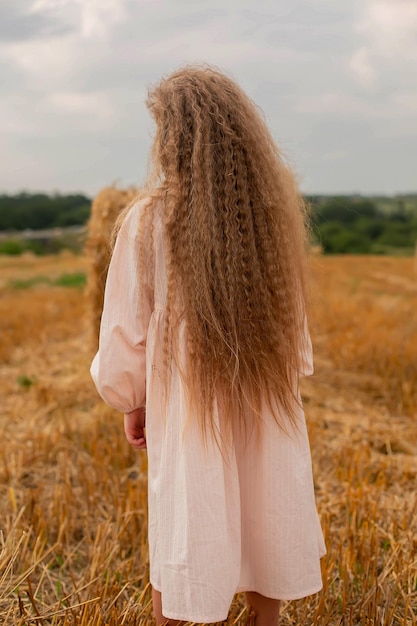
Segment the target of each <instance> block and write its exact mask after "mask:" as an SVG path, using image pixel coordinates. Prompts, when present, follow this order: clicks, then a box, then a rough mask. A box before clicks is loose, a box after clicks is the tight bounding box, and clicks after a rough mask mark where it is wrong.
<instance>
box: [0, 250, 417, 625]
mask: <svg viewBox="0 0 417 626" xmlns="http://www.w3.org/2000/svg"><path fill="white" fill-rule="evenodd" d="M86 265H87V262H86V260H85V259H84V258H83V257H73V256H71V255H68V254H66V255H65V254H64V255H61V256H58V257H50V258H33V257H30V256H29V257H28V256H26V257H21V258H19V259H12V258H0V333H1V342H0V362H1V370H0V393H1V413H0V429H1V430H0V433H1V442H2V445H1V453H0V457H1V461H0V494H1V495H0V528H1V530H0V623H1V624H5V625H9V624H10V625H12V624H13V625H16V626H17V625H19V626H23V625H30V624H40V625H58V624H59V625H62V626H70V625H83V626H87V625H88V626H105V625H107V626H116V625H117V626H119V625H126V626H133V625H134V624H135V625H139V624H152V618H151V617H150V615H151V613H150V611H151V607H150V593H149V586H148V584H147V573H148V569H147V560H148V554H147V545H146V534H147V531H146V455H145V454H144V453H137V452H133V451H132V450H131V449H130V448H129V446H128V444H127V443H126V442H125V440H124V436H123V432H122V420H121V416H120V415H119V414H117V413H115V412H114V411H112V410H110V409H108V408H107V407H105V406H104V405H103V403H102V402H101V401H100V400H99V399H98V397H97V395H96V392H95V390H94V388H93V386H92V383H91V382H90V378H89V373H88V368H89V363H90V360H91V357H92V350H91V341H90V340H91V332H90V329H89V320H88V319H87V317H88V315H87V312H86V311H87V309H86V303H85V297H84V293H83V290H82V288H80V287H60V286H58V285H56V284H54V281H56V279H59V277H60V276H62V275H64V274H74V273H78V272H84V271H85V270H86ZM45 279H49V283H47V282H45ZM16 281H20V282H16ZM22 281H23V282H22ZM312 285H313V289H312V294H313V298H312V300H313V302H312V307H311V312H310V326H311V331H312V335H313V341H314V346H315V362H316V373H315V375H314V376H313V377H312V378H310V379H308V380H304V381H303V383H302V390H303V397H304V403H305V409H306V414H307V418H308V422H309V428H310V439H311V445H312V453H313V463H314V472H315V483H316V493H317V503H318V508H319V513H320V516H321V520H322V524H323V528H324V532H325V535H326V542H327V547H328V554H327V556H326V557H325V558H324V559H323V560H322V568H323V579H324V589H323V592H322V593H321V594H318V595H316V596H313V597H310V598H307V599H305V600H301V601H298V602H291V603H288V604H284V606H283V610H282V618H281V624H282V625H284V626H285V625H294V626H295V625H297V626H298V625H306V626H307V625H311V626H313V625H320V626H324V625H326V624H327V625H331V626H336V625H339V624H340V625H342V624H343V625H346V626H347V625H357V624H367V625H391V624H392V625H402V626H405V625H415V624H417V495H416V494H417V427H416V426H417V425H416V415H417V317H416V312H417V275H416V267H415V261H414V259H397V258H386V257H321V256H317V257H315V258H314V259H313V271H312ZM246 621H247V616H246V614H245V611H244V609H243V604H242V603H241V599H240V598H239V597H237V598H236V600H235V602H234V604H233V606H232V609H231V612H230V616H229V622H228V623H229V624H245V623H246Z"/></svg>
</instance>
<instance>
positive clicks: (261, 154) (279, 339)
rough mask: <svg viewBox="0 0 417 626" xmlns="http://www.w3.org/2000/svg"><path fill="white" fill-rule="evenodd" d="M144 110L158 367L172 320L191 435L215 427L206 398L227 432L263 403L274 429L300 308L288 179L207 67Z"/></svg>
mask: <svg viewBox="0 0 417 626" xmlns="http://www.w3.org/2000/svg"><path fill="white" fill-rule="evenodd" d="M147 105H148V108H149V109H150V112H151V114H152V116H153V118H154V120H155V122H156V135H155V139H154V145H153V151H152V164H153V173H152V175H151V180H153V181H154V180H155V178H158V179H159V187H158V195H159V197H160V198H162V206H163V211H162V220H163V227H164V236H165V244H166V245H165V247H166V255H167V278H168V293H167V312H166V313H167V317H166V328H165V337H164V351H165V355H166V366H167V367H166V369H167V370H168V369H169V364H170V360H171V358H172V355H173V352H175V334H176V328H177V323H178V320H179V317H180V316H181V317H182V318H185V321H186V328H187V337H188V359H189V363H190V364H191V366H190V367H189V368H188V370H187V379H186V384H187V388H188V391H189V393H190V398H191V402H192V405H193V407H194V409H195V410H196V414H197V415H198V417H199V418H200V420H201V427H202V430H203V432H204V433H207V431H212V432H215V430H216V428H215V425H214V420H213V414H212V408H213V401H214V399H215V398H216V397H217V398H221V401H222V406H224V407H225V409H226V410H225V411H224V416H225V417H224V419H225V420H226V421H227V420H228V421H229V423H230V425H231V423H232V421H233V419H235V418H234V417H233V416H237V419H239V420H244V419H246V420H248V415H250V416H251V417H250V420H251V422H253V423H254V424H255V423H258V422H259V418H261V415H262V408H263V406H264V403H265V402H266V403H267V405H268V406H269V408H270V409H271V410H272V412H273V414H274V417H275V419H276V421H277V422H278V423H279V424H280V425H281V426H284V427H285V424H284V421H283V420H282V415H280V413H281V412H282V410H283V414H284V415H287V416H289V418H290V420H292V421H295V416H296V404H297V403H298V375H299V370H300V369H301V358H302V350H303V318H304V301H305V278H304V275H305V267H304V265H305V263H304V261H305V256H306V255H305V252H306V229H305V212H304V205H303V202H302V199H301V196H300V194H299V192H298V189H297V185H296V183H295V180H294V176H293V175H292V173H291V171H290V169H289V167H288V166H287V165H286V164H285V163H284V161H283V159H282V157H281V154H280V152H279V150H278V148H277V146H276V145H275V143H274V141H273V139H272V137H271V134H270V132H269V131H268V129H267V127H266V124H265V123H264V121H263V119H262V117H261V116H260V114H259V112H258V110H257V108H256V106H255V105H254V104H253V102H252V101H251V100H250V99H249V98H248V97H247V96H246V95H245V93H244V92H243V91H242V90H241V89H240V88H239V87H238V86H237V85H236V84H235V82H233V81H232V80H231V79H230V78H228V77H227V76H225V75H224V74H223V73H221V72H219V71H218V70H216V69H213V68H210V67H186V68H184V69H182V70H179V71H177V72H175V73H173V74H171V75H170V76H168V77H167V78H164V79H163V80H161V82H160V83H159V84H158V85H157V86H156V87H154V88H153V89H152V90H151V91H150V92H149V97H148V100H147ZM148 221H149V220H148ZM278 407H279V408H278ZM248 409H249V411H248ZM243 416H246V418H244V417H243ZM215 434H216V433H215Z"/></svg>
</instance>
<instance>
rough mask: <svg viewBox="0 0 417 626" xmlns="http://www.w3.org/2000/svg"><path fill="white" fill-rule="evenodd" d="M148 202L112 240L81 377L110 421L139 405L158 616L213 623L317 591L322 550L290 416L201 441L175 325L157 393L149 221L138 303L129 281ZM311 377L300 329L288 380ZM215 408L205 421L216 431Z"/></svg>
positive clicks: (160, 246)
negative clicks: (237, 599) (298, 364)
mask: <svg viewBox="0 0 417 626" xmlns="http://www.w3.org/2000/svg"><path fill="white" fill-rule="evenodd" d="M149 201H150V200H143V201H140V202H138V203H137V204H136V205H135V206H134V207H133V208H132V209H131V210H130V212H129V213H128V215H127V217H126V219H125V221H124V223H123V225H122V228H121V230H120V232H119V235H118V238H117V241H116V245H115V249H114V252H113V256H112V260H111V263H110V267H109V272H108V277H107V284H106V291H105V298H104V309H103V315H102V322H101V330H100V343H99V351H98V353H97V355H96V356H95V358H94V361H93V363H92V366H91V374H92V377H93V379H94V382H95V384H96V386H97V389H98V391H99V393H100V395H101V396H102V398H103V399H104V400H105V401H106V402H107V403H108V404H109V405H110V406H112V407H114V408H115V409H117V410H119V411H121V412H122V413H128V412H130V411H132V410H134V409H136V408H138V407H140V406H144V405H145V403H146V438H147V453H148V471H149V478H148V498H149V550H150V580H151V583H152V585H153V586H154V588H155V589H157V590H158V591H160V592H161V593H162V610H163V614H164V616H165V617H169V618H172V619H178V620H184V621H192V622H216V621H222V620H224V619H226V617H227V614H228V611H229V607H230V604H231V601H232V599H233V595H234V594H235V593H236V592H238V591H256V592H258V593H260V594H262V595H264V596H267V597H269V598H276V599H280V600H292V599H297V598H302V597H305V596H307V595H310V594H312V593H316V592H317V591H319V590H320V589H321V587H322V580H321V573H320V557H321V556H323V554H324V553H325V547H324V541H323V535H322V531H321V527H320V522H319V518H318V515H317V510H316V504H315V498H314V486H313V477H312V466H311V455H310V447H309V441H308V435H307V429H306V423H305V418H304V413H303V410H302V408H301V406H300V408H299V409H298V416H297V418H298V423H297V426H296V427H295V428H292V427H289V428H288V429H287V432H284V430H283V429H282V428H279V427H278V426H277V424H276V422H275V421H274V419H273V417H272V415H271V414H270V413H269V412H268V410H266V409H265V411H264V412H263V415H262V418H263V424H262V429H261V433H260V435H259V436H258V437H255V436H252V437H250V436H249V437H248V435H247V434H246V435H245V434H244V433H243V432H241V431H240V430H236V431H235V432H234V437H233V445H231V446H229V447H228V448H227V450H222V449H221V446H219V445H217V444H216V443H215V442H213V441H211V440H210V439H208V441H206V442H204V440H203V438H202V436H201V433H200V429H199V421H198V420H197V419H195V416H193V415H189V409H188V403H187V394H186V388H185V386H184V384H183V380H182V376H181V375H180V371H181V372H182V373H183V368H184V370H185V371H186V369H187V367H191V364H188V363H187V353H186V349H185V346H186V338H185V330H186V329H185V322H181V324H182V326H180V328H179V338H178V345H179V354H180V356H179V359H180V363H178V367H177V365H176V364H175V363H173V365H172V371H171V376H170V380H169V386H168V389H167V390H166V389H165V383H164V381H163V371H164V367H163V363H164V355H163V334H164V317H165V313H164V311H165V304H166V291H167V280H166V262H165V254H164V239H163V231H162V222H161V220H160V219H158V217H156V219H155V224H154V237H153V239H154V246H153V255H152V258H150V259H149V263H152V264H154V273H153V274H154V281H153V282H154V284H153V285H151V286H149V287H150V289H149V290H147V291H146V294H144V293H140V286H139V280H138V258H139V253H138V225H139V218H140V214H141V211H142V210H143V207H144V204H145V203H146V202H149ZM156 215H158V213H157V212H156ZM151 290H152V292H153V297H152V298H151V297H149V293H150V292H151ZM312 371H313V366H312V349H311V342H310V338H309V335H308V331H307V328H306V331H305V349H304V352H303V371H301V372H300V376H301V375H309V374H311V373H312ZM220 404H221V403H220V402H219V403H217V402H216V403H215V406H214V407H213V417H214V419H215V421H216V424H217V425H218V428H219V430H220V431H221V428H222V420H221V409H220Z"/></svg>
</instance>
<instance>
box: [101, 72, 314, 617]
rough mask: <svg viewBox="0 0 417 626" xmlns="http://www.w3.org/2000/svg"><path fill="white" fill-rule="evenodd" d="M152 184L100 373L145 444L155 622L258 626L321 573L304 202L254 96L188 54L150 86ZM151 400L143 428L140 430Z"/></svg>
mask: <svg viewBox="0 0 417 626" xmlns="http://www.w3.org/2000/svg"><path fill="white" fill-rule="evenodd" d="M147 104H148V107H149V109H150V111H151V114H152V115H153V117H154V120H155V124H156V133H155V140H154V146H153V151H152V163H153V171H152V173H151V176H150V178H149V181H148V193H147V194H146V196H145V197H144V198H143V199H141V200H138V202H137V203H136V204H135V205H134V206H133V207H132V208H130V210H129V211H128V213H127V215H126V216H125V218H124V220H123V222H122V224H121V227H120V230H119V232H118V235H117V239H116V243H115V247H114V251H113V256H112V260H111V263H110V267H109V273H108V278H107V285H106V293H105V301H104V309H103V315H102V322H101V331H100V346H99V352H98V353H97V355H96V357H95V359H94V361H93V364H92V369H91V371H92V375H93V378H94V381H95V383H96V385H97V388H98V390H99V393H100V394H101V395H102V397H103V398H104V400H105V401H106V402H108V403H109V404H110V405H111V406H113V407H115V408H116V409H118V410H119V411H121V412H122V413H124V414H125V418H124V424H125V433H126V436H127V439H128V441H129V442H130V443H131V444H132V445H133V446H134V447H136V448H144V447H147V453H148V467H149V490H148V497H149V549H150V580H151V583H152V587H153V600H154V612H155V617H156V621H157V624H158V625H159V624H164V623H169V624H177V623H181V621H191V622H198V623H211V622H216V621H222V620H224V619H226V617H227V614H228V610H229V607H230V604H231V601H232V599H233V595H234V594H235V593H236V592H239V591H244V592H246V597H247V602H248V605H249V606H250V607H251V609H252V610H253V611H254V613H255V615H256V618H255V619H256V621H255V623H256V624H257V626H264V625H266V624H268V625H272V624H276V623H277V622H278V614H279V606H280V600H292V599H296V598H301V597H304V596H306V595H309V594H312V593H315V592H317V591H319V589H320V588H321V584H322V583H321V575H320V563H319V559H320V557H321V556H322V555H323V554H324V544H323V537H322V533H321V529H320V524H319V521H318V516H317V512H316V506H315V501H314V489H313V479H312V470H311V457H310V449H309V442H308V435H307V430H306V424H305V419H304V413H303V409H302V404H301V399H300V394H299V377H300V376H302V375H308V374H311V373H312V351H311V342H310V339H309V335H308V331H307V324H306V317H305V304H304V303H305V291H306V286H305V259H306V229H305V215H304V210H303V203H302V200H301V197H300V194H299V192H298V190H297V186H296V184H295V181H294V177H293V176H292V174H291V172H290V170H289V168H288V167H287V166H286V164H285V163H284V162H283V160H282V158H281V156H280V153H279V151H278V149H277V147H276V145H275V144H274V142H273V140H272V138H271V135H270V133H269V131H268V129H267V127H266V125H265V123H264V121H263V119H262V117H261V116H260V114H259V112H258V110H257V109H256V107H255V105H254V104H253V103H252V102H251V101H250V100H249V99H248V97H247V96H246V95H245V94H244V93H243V92H242V90H241V89H240V88H239V87H238V86H237V85H236V84H235V83H234V82H233V81H232V80H231V79H230V78H228V77H227V76H225V75H224V74H222V73H221V72H219V71H217V70H214V69H211V68H199V67H186V68H185V69H183V70H180V71H178V72H175V73H174V74H172V75H171V76H169V77H168V78H165V79H163V80H162V81H161V82H160V83H159V85H157V86H156V87H155V88H154V89H153V90H151V92H150V94H149V98H148V102H147ZM145 407H146V435H145V430H144V427H145Z"/></svg>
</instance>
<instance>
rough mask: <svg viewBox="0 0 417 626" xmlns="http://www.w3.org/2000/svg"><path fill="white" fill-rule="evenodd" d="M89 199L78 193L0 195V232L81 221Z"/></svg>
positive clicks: (85, 214)
mask: <svg viewBox="0 0 417 626" xmlns="http://www.w3.org/2000/svg"><path fill="white" fill-rule="evenodd" d="M90 208H91V199H90V198H88V197H87V196H84V195H82V194H71V195H61V194H54V195H47V194H45V193H35V194H31V193H26V192H23V193H19V194H16V195H5V194H3V195H0V231H13V230H27V229H30V230H43V229H47V228H63V227H66V226H78V225H81V224H85V223H86V221H87V220H88V218H89V215H90Z"/></svg>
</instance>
